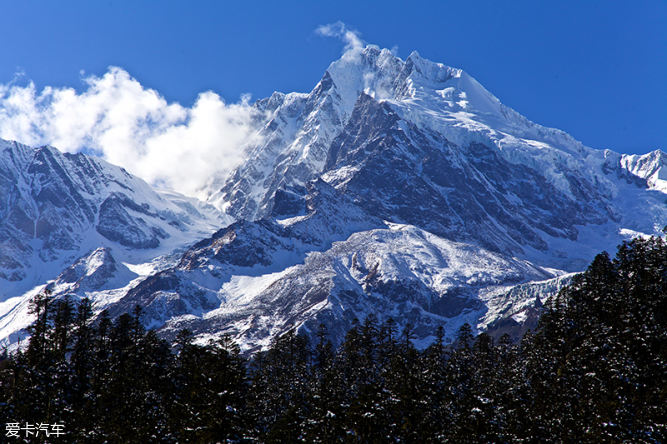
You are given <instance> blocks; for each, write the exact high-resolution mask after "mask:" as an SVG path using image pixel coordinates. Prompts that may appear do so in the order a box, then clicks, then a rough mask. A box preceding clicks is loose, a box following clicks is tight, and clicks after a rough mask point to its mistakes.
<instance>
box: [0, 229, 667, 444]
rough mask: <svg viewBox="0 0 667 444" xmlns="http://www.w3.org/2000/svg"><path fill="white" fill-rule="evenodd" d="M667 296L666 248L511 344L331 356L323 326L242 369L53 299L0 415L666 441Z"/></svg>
mask: <svg viewBox="0 0 667 444" xmlns="http://www.w3.org/2000/svg"><path fill="white" fill-rule="evenodd" d="M666 301H667V244H666V243H665V241H664V240H663V239H661V238H650V239H636V240H633V241H631V242H626V243H624V244H623V245H621V246H620V247H619V248H618V252H617V254H616V257H615V258H614V259H611V258H610V257H609V256H608V255H607V254H606V253H602V254H600V255H598V256H597V257H596V258H595V259H594V261H593V262H592V263H591V265H590V266H589V268H588V269H587V271H585V272H584V273H582V274H580V275H578V276H577V277H576V278H575V279H574V281H573V283H572V284H571V285H569V286H567V287H565V288H564V289H563V290H561V292H560V293H559V294H558V296H557V297H555V298H553V299H551V300H549V301H548V302H547V303H546V304H545V306H544V309H543V313H542V316H541V318H540V321H539V325H538V327H537V329H536V330H535V331H534V332H528V333H527V334H525V335H524V336H523V338H522V339H521V340H520V341H519V342H518V343H512V341H511V340H510V338H509V336H507V335H505V336H503V337H501V338H499V339H498V340H494V339H493V338H492V337H491V336H489V335H487V334H485V333H481V334H479V335H477V336H475V335H474V334H473V329H472V328H471V327H470V326H469V325H467V324H466V325H464V326H463V327H461V329H460V330H459V332H458V335H457V338H456V341H455V342H454V343H453V344H446V343H445V342H444V339H443V336H444V335H443V330H442V328H440V329H438V330H437V331H436V332H434V333H435V334H434V336H435V337H436V338H437V339H436V340H435V341H434V342H433V344H431V345H430V346H429V347H428V348H426V349H424V350H417V349H416V348H415V346H414V345H413V342H412V341H413V339H414V336H413V331H412V327H411V326H409V325H408V326H406V327H405V328H404V329H403V330H401V331H398V329H397V327H396V325H395V323H394V322H393V321H392V320H391V319H389V320H386V321H384V322H379V321H378V319H377V318H375V317H374V316H369V317H368V318H366V319H365V320H363V321H362V322H356V323H355V325H354V326H353V327H352V328H351V329H350V330H349V331H348V332H347V335H346V337H345V339H344V341H343V343H342V344H341V345H340V346H339V347H337V348H334V347H333V345H332V344H331V342H330V341H329V340H328V335H327V331H326V329H325V327H324V326H321V327H320V329H319V331H318V332H317V334H316V335H315V336H314V338H312V339H311V340H309V339H307V338H306V337H304V336H300V335H297V334H296V333H295V332H294V331H291V332H289V333H287V334H285V335H283V336H281V337H279V338H277V339H275V340H274V341H273V343H272V345H271V347H270V348H269V349H268V350H267V351H265V352H261V353H257V354H255V355H254V356H252V357H251V358H246V357H244V356H243V355H241V353H240V352H239V347H238V346H237V345H236V344H235V343H234V342H233V341H232V340H231V339H230V338H229V337H228V336H224V337H222V338H221V339H219V340H218V341H216V342H211V343H209V344H208V345H197V344H195V343H194V342H193V336H192V334H191V333H190V332H188V331H187V330H183V331H181V332H179V334H178V336H177V338H176V341H175V343H174V344H168V343H167V342H165V341H164V340H163V339H160V338H159V337H158V336H157V335H156V333H155V332H154V331H152V330H149V331H146V330H145V329H144V327H143V326H142V323H141V313H140V310H139V309H137V310H136V311H135V312H134V313H132V314H125V315H122V316H120V317H118V318H117V319H115V320H111V319H110V318H109V317H108V316H107V315H106V314H105V313H102V314H101V315H100V316H99V317H98V318H97V319H93V313H92V309H91V304H90V301H88V300H87V299H83V300H81V301H80V302H79V303H78V304H74V303H73V302H72V301H71V300H70V299H69V298H63V299H58V300H54V299H53V298H52V297H51V296H50V295H49V294H47V293H43V294H41V295H39V296H38V297H36V298H35V300H34V301H33V303H32V314H33V315H34V316H35V319H36V320H35V322H34V324H33V325H32V326H31V327H30V335H31V336H30V340H29V343H28V345H27V347H24V348H23V349H21V350H19V351H17V352H14V353H12V354H7V353H5V355H4V356H3V358H2V361H0V418H2V421H1V422H4V423H10V422H12V423H16V422H18V423H25V422H28V423H30V422H32V423H45V422H46V423H53V422H61V423H63V424H65V431H66V435H64V436H63V437H61V438H58V440H57V441H56V440H52V441H51V442H77V443H88V442H90V443H98V442H109V443H121V442H122V443H132V442H136V443H149V442H168V443H169V442H179V443H186V442H196V443H209V442H279V443H289V442H313V443H318V442H320V443H331V442H351V443H356V442H360V443H362V442H363V443H366V442H409V443H412V442H414V443H422V442H456V443H459V442H494V443H503V442H647V443H658V442H665V441H667V436H666V435H667V430H666V426H665V424H667V407H666V406H667V367H666V366H665V362H666V355H667V337H666V335H667V330H666V328H665V316H666V315H667V302H666ZM0 434H2V436H5V435H4V431H1V430H0ZM40 439H42V440H43V439H45V438H37V439H35V440H34V441H38V440H40Z"/></svg>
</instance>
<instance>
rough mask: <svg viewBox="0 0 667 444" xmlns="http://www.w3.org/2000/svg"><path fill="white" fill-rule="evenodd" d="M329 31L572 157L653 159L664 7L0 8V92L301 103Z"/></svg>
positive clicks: (337, 46)
mask: <svg viewBox="0 0 667 444" xmlns="http://www.w3.org/2000/svg"><path fill="white" fill-rule="evenodd" d="M339 20H340V21H342V22H344V23H346V25H347V26H348V27H349V28H352V29H356V30H358V31H359V32H360V33H361V37H362V38H363V39H364V40H365V41H366V42H369V43H374V44H377V45H379V46H381V47H387V48H392V47H397V49H398V54H399V56H401V57H406V56H407V55H408V54H409V53H410V52H411V51H412V50H414V49H416V50H418V51H419V53H420V54H421V55H422V56H424V57H426V58H429V59H432V60H435V61H439V62H443V63H445V64H448V65H451V66H456V67H460V68H463V69H464V70H466V71H467V72H469V73H470V74H471V75H473V76H474V77H475V78H477V80H479V81H480V83H482V84H483V85H484V86H485V87H486V88H487V89H489V90H490V91H491V92H492V93H494V94H495V95H496V96H497V97H498V98H499V99H500V100H501V101H502V102H503V103H505V104H506V105H508V106H511V107H512V108H514V109H516V110H517V111H519V112H520V113H522V114H524V115H525V116H526V117H528V118H529V119H531V120H533V121H535V122H537V123H540V124H543V125H547V126H553V127H557V128H561V129H563V130H565V131H567V132H569V133H571V134H572V135H573V136H574V137H576V138H577V139H579V140H581V141H582V142H583V143H584V144H586V145H589V146H592V147H595V148H611V149H614V150H616V151H620V152H628V153H643V152H647V151H649V150H651V149H655V148H662V149H663V150H665V149H667V131H666V129H667V2H665V1H664V0H655V1H633V2H627V1H625V2H616V1H558V2H546V1H535V0H532V1H522V0H521V1H519V0H512V1H506V2H501V1H455V2H450V1H433V2H427V1H424V2H418V1H411V2H406V1H387V0H386V1H382V2H361V1H358V0H357V1H347V0H337V1H335V2H306V1H303V2H290V1H280V2H273V1H271V2H269V1H267V2H258V1H248V2H223V1H189V2H185V1H139V0H134V1H113V0H109V1H90V0H86V1H69V0H62V1H57V2H56V1H53V2H46V1H44V2H38V1H34V0H24V1H6V0H0V84H4V85H7V84H12V82H15V83H14V84H21V83H22V82H23V83H25V82H27V81H28V80H32V81H34V83H35V85H36V87H37V89H38V90H41V89H42V88H43V87H45V86H48V85H52V86H55V87H63V86H70V87H74V88H76V89H77V90H79V91H80V90H82V89H84V88H85V87H86V85H85V84H84V82H83V80H82V78H83V77H85V76H86V75H91V74H92V75H96V76H101V75H103V74H104V73H105V72H107V67H108V66H111V65H113V66H118V67H121V68H123V69H124V70H125V71H127V72H128V73H129V74H130V75H131V76H132V77H134V78H135V79H137V80H138V81H139V82H140V83H141V85H143V86H144V87H146V88H153V89H155V90H157V91H158V92H159V93H160V94H161V95H162V96H163V97H164V98H165V99H166V100H167V101H169V102H171V101H176V102H179V103H181V104H183V105H184V106H186V107H189V106H192V105H193V103H194V102H195V101H196V98H197V95H198V94H199V93H200V92H202V91H205V90H213V91H215V92H216V93H217V94H219V95H220V96H221V97H223V98H224V99H225V100H226V101H228V102H235V101H238V100H239V97H240V96H241V94H243V93H250V94H251V95H252V97H253V98H260V97H264V96H266V95H269V94H270V93H271V92H272V91H273V90H281V91H285V92H289V91H309V90H310V89H311V88H312V87H313V86H314V85H315V84H316V83H317V81H318V80H319V78H320V77H321V75H322V74H323V72H324V70H325V69H326V67H327V65H328V64H329V63H330V62H331V61H333V60H334V59H336V58H337V57H338V56H339V55H340V53H341V50H342V43H341V42H339V41H336V40H334V39H327V38H323V37H321V36H318V35H316V33H315V32H314V30H315V28H316V27H317V26H319V25H322V24H327V23H332V22H336V21H339ZM82 72H83V73H84V74H82ZM17 73H23V75H22V76H19V77H18V78H17V77H16V74H17Z"/></svg>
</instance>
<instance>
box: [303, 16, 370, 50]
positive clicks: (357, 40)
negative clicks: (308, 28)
mask: <svg viewBox="0 0 667 444" xmlns="http://www.w3.org/2000/svg"><path fill="white" fill-rule="evenodd" d="M315 32H316V33H317V34H319V35H321V36H324V37H335V38H339V39H341V40H342V41H343V43H345V49H344V51H345V52H350V51H355V50H359V49H363V47H364V46H365V43H364V41H363V40H361V37H360V36H359V35H360V34H359V31H355V30H353V29H349V28H348V27H347V25H345V23H343V22H340V21H338V22H336V23H329V24H328V25H320V26H318V27H317V29H316V30H315Z"/></svg>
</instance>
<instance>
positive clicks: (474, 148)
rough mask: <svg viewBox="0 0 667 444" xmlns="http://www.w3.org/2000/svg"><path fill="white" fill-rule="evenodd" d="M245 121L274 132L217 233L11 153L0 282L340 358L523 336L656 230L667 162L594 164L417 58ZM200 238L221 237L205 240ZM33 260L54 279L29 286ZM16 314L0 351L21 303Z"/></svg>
mask: <svg viewBox="0 0 667 444" xmlns="http://www.w3.org/2000/svg"><path fill="white" fill-rule="evenodd" d="M255 106H256V107H257V108H258V109H259V110H261V111H262V113H260V115H262V116H265V120H264V121H258V125H259V127H260V130H259V134H258V137H256V138H253V140H255V141H256V142H254V143H255V145H254V146H252V147H250V149H249V151H248V159H247V161H246V162H244V163H243V164H242V165H241V166H240V167H238V168H237V169H236V170H235V171H234V172H233V173H232V174H231V175H230V176H229V178H228V179H227V180H226V182H225V183H222V184H219V185H218V186H215V187H212V188H211V189H210V190H209V192H208V203H209V204H212V205H213V206H215V207H217V208H218V209H219V210H221V211H223V212H224V213H225V215H224V216H220V217H223V219H222V220H220V219H219V218H218V219H216V216H214V215H213V216H211V215H210V213H209V210H210V208H209V209H207V207H204V206H201V205H200V204H197V203H196V202H194V201H188V200H187V199H185V198H183V197H177V196H175V195H165V194H164V193H161V194H160V193H154V192H153V191H151V190H150V189H149V187H148V186H147V185H146V184H145V183H143V182H141V181H138V180H137V179H135V178H131V177H129V176H128V175H127V174H126V173H124V172H123V171H122V170H120V169H117V168H115V167H112V166H109V165H108V164H105V163H104V162H101V161H97V160H93V159H90V158H87V157H85V156H82V157H77V156H67V155H59V154H58V153H57V151H55V150H53V149H50V148H43V149H40V150H32V149H28V148H25V147H20V146H18V145H11V147H14V148H12V149H9V150H8V148H5V150H4V151H3V152H4V153H5V154H4V155H3V159H4V160H2V162H3V163H2V165H9V167H4V166H0V168H5V169H6V170H8V171H10V174H15V177H17V179H16V180H17V181H18V182H17V183H22V184H23V185H20V186H18V188H17V190H14V188H12V187H11V186H10V183H11V181H7V182H2V183H1V184H0V186H2V187H5V188H3V193H5V189H6V190H9V191H7V193H8V194H7V195H10V196H13V195H16V196H18V197H17V198H15V199H13V200H12V199H8V200H7V202H9V203H8V204H7V206H6V210H4V209H3V210H2V211H4V213H2V214H3V215H4V214H7V215H8V216H7V217H8V219H7V220H9V221H10V222H9V223H6V224H5V225H3V226H2V228H1V229H2V230H4V231H0V235H1V236H3V237H2V239H8V241H7V245H8V248H9V249H8V250H4V251H10V249H13V250H11V251H12V253H11V254H5V255H3V256H0V266H2V267H4V268H3V269H2V270H4V271H3V273H5V275H4V276H5V277H4V279H5V280H9V279H15V280H14V281H13V282H19V283H23V282H30V283H31V284H36V283H40V282H41V283H43V282H45V281H46V280H47V279H55V281H54V282H52V283H51V286H52V288H53V289H54V292H55V293H56V294H60V295H64V294H75V295H79V296H89V297H92V298H93V300H94V303H95V307H96V309H97V310H101V309H104V308H106V309H108V310H109V312H110V313H111V314H112V315H119V314H121V313H123V312H126V311H131V310H132V308H133V307H134V305H135V304H139V305H141V306H143V307H144V309H145V321H146V323H147V325H149V326H151V327H155V328H158V329H159V330H160V332H161V333H162V334H164V335H165V336H166V337H172V336H173V335H174V334H175V332H176V331H177V330H178V329H179V328H182V327H187V328H190V329H191V330H193V331H194V332H195V333H196V334H197V335H198V337H199V339H200V340H206V338H209V337H212V336H216V335H219V334H221V333H222V332H229V333H232V334H233V335H234V336H235V337H236V338H237V339H238V340H239V341H240V342H241V343H242V346H243V347H244V349H245V350H255V349H257V348H260V347H264V346H266V345H267V344H268V343H269V342H270V340H271V338H272V337H274V336H275V335H278V334H281V333H282V332H284V331H286V330H287V329H289V328H293V327H298V328H300V329H301V330H302V331H305V332H308V331H313V330H314V329H315V327H316V326H317V324H318V323H320V322H324V323H325V324H327V325H328V326H329V329H330V331H331V332H332V339H333V340H334V342H336V341H339V340H340V339H341V338H342V334H343V333H344V331H345V330H346V329H347V328H348V327H349V326H350V325H351V323H352V322H353V319H354V318H355V317H356V318H359V319H363V318H364V317H365V316H367V315H369V314H374V315H376V316H378V317H379V318H380V319H381V320H382V319H386V318H388V317H392V318H394V319H395V320H396V321H397V323H398V325H399V326H402V325H405V324H406V323H407V322H410V323H412V324H414V325H415V326H416V333H417V341H418V343H419V344H421V345H426V343H427V342H428V341H429V340H430V337H431V335H432V334H433V332H434V331H435V328H436V326H438V325H443V326H445V328H446V332H447V335H449V336H450V337H451V335H452V334H453V332H454V331H455V330H456V329H457V328H458V327H459V326H460V325H461V324H462V323H463V322H469V323H471V324H472V325H473V326H475V327H476V328H478V329H480V330H482V329H491V330H493V331H496V332H500V331H505V330H506V331H510V330H511V331H513V332H518V331H521V329H522V328H524V327H525V326H527V325H530V323H531V322H534V321H535V319H536V318H537V314H538V313H539V307H540V305H541V303H542V302H543V301H544V299H545V298H546V297H548V296H549V295H552V294H554V293H555V292H556V291H557V290H558V288H560V287H561V286H562V285H564V284H565V283H566V282H567V279H568V277H567V276H569V275H568V274H567V273H570V272H577V271H581V270H583V269H584V268H585V267H586V265H587V264H588V263H589V261H590V260H591V259H592V258H593V257H594V255H595V254H597V253H598V252H600V251H602V250H605V249H607V250H611V249H613V248H615V246H616V245H617V244H618V243H620V242H621V241H622V240H624V239H627V238H630V237H632V236H637V235H646V234H649V235H650V234H659V233H660V232H661V230H662V228H663V227H664V226H665V225H667V200H666V198H667V197H666V194H667V187H666V186H665V183H667V182H666V180H667V179H666V177H665V172H666V171H667V170H666V169H665V168H664V164H665V158H666V157H667V156H666V155H665V153H664V152H662V151H654V152H652V153H648V154H646V155H643V156H627V155H622V154H618V153H615V152H613V151H610V150H596V149H592V148H588V147H585V146H583V145H582V144H581V143H579V142H578V141H576V140H574V139H573V138H572V137H570V136H569V135H568V134H566V133H564V132H563V131H560V130H556V129H552V128H545V127H542V126H540V125H537V124H535V123H533V122H530V121H529V120H527V119H526V118H524V117H523V116H521V115H520V114H518V113H517V112H516V111H514V110H512V109H510V108H508V107H506V106H504V105H503V104H502V103H500V101H499V100H498V99H497V98H496V97H494V96H493V95H492V94H491V93H490V92H488V91H487V90H486V89H484V87H482V86H481V85H480V84H479V83H478V82H477V81H476V80H475V79H474V78H472V77H471V76H469V75H468V74H467V73H465V72H464V71H462V70H460V69H456V68H451V67H448V66H445V65H442V64H439V63H434V62H431V61H428V60H426V59H424V58H422V57H420V56H419V54H417V53H416V52H414V53H412V54H411V55H410V56H409V57H408V58H407V59H405V60H402V59H400V58H398V57H396V56H394V55H393V54H392V53H391V52H390V51H388V50H384V49H382V50H381V49H379V48H377V47H374V46H368V47H366V48H363V49H352V50H350V51H348V52H346V53H345V55H344V56H343V57H342V58H341V59H340V60H337V61H335V62H334V63H332V64H331V65H330V66H329V68H328V69H327V71H326V72H325V74H324V75H323V77H322V79H321V80H320V82H318V84H317V85H316V86H315V88H314V89H313V90H312V91H311V92H310V93H307V94H304V93H291V94H282V93H274V94H273V95H272V96H271V97H269V98H266V99H263V100H260V101H258V102H257V103H256V104H255ZM260 120H261V118H260ZM5 145H6V146H7V147H10V145H7V144H5ZM9 152H16V153H17V154H7V153H9ZM37 153H41V154H37ZM40 156H41V157H40ZM51 158H53V159H56V160H55V161H51V160H49V159H51ZM35 159H37V160H35ZM33 164H34V165H36V166H35V167H34V168H32V169H31V167H28V166H27V165H33ZM44 165H46V166H44ZM49 165H51V166H49ZM47 166H48V167H47ZM44 168H46V169H45V172H44V173H43V174H42V173H40V169H44ZM61 170H62V171H61ZM15 171H26V172H27V173H21V174H23V175H25V177H26V178H23V176H21V174H18V175H16V173H12V172H15ZM93 171H101V172H103V173H99V174H98V175H92V176H95V177H98V176H99V177H98V178H96V179H94V180H92V181H91V180H89V179H85V180H84V179H81V177H89V176H91V174H89V172H93ZM2 174H3V175H4V174H5V173H4V172H3V173H2ZM40 174H41V175H40ZM92 176H91V177H92ZM8 177H14V176H8ZM51 177H55V178H56V179H54V180H52V179H48V180H46V179H43V178H51ZM0 180H4V179H0ZM49 187H57V190H58V191H57V192H56V193H55V195H56V196H61V195H64V196H68V197H67V199H68V200H66V201H62V202H61V201H58V200H57V199H55V200H54V198H53V197H51V196H53V195H54V193H52V192H50V191H49V190H51V188H49ZM21 190H27V191H21ZM42 190H44V191H42ZM11 193H14V194H11ZM3 195H5V194H3ZM77 196H79V197H77ZM12 202H18V203H12ZM26 202H27V203H26ZM33 207H34V208H36V209H33ZM70 207H71V208H72V210H71V211H70V210H69V208H70ZM3 208H5V207H3ZM16 208H18V209H16ZM65 209H66V210H65ZM38 210H39V211H38ZM70 213H71V214H70ZM42 214H45V216H42ZM49 214H53V216H48V215H49ZM49 217H51V219H49ZM40 218H41V219H40ZM54 218H56V219H58V220H60V219H63V220H65V223H64V224H62V225H63V227H65V228H64V229H62V230H59V229H58V227H56V228H54V226H55V224H53V223H51V225H48V224H46V222H49V221H52V220H55V219H54ZM42 219H43V220H44V221H45V222H43V223H42V222H39V221H40V220H42ZM3 220H4V219H3ZM232 221H235V222H233V223H232V224H231V225H229V223H231V222H232ZM210 223H213V224H217V225H218V226H217V227H216V228H222V229H219V231H217V232H216V233H214V234H213V235H212V236H209V235H210V232H209V233H205V231H206V229H208V227H210ZM227 225H229V226H227ZM6 227H8V228H6ZM38 227H40V228H38ZM41 227H47V228H48V229H46V230H42V228H41ZM68 227H69V228H68ZM223 227H224V228H223ZM5 233H8V234H5ZM72 233H74V234H72ZM200 233H202V234H200ZM204 233H205V234H204ZM197 236H199V237H197ZM206 236H209V237H206ZM63 239H64V240H63ZM188 239H190V240H191V242H189V248H187V249H184V250H182V251H180V252H173V250H174V247H177V246H183V245H185V243H186V242H187V241H188ZM37 240H39V244H37V243H35V242H37ZM195 240H199V242H196V243H195ZM3 242H4V241H3ZM72 245H74V248H70V246H72ZM26 246H28V247H30V248H32V249H29V248H28V247H26ZM100 247H101V249H100ZM68 248H69V249H68ZM168 251H172V252H173V253H172V255H171V256H169V257H161V258H158V259H156V260H155V261H154V262H152V263H150V264H145V263H146V262H148V261H149V259H150V258H153V257H156V256H159V255H161V254H163V253H166V252H168ZM22 255H23V256H22ZM131 257H133V258H135V260H130V259H128V258H131ZM35 260H39V261H41V262H39V263H40V264H42V263H44V264H47V263H48V264H57V266H53V267H47V268H45V269H48V270H50V271H49V276H37V277H34V276H33V275H32V274H30V273H27V272H26V265H25V264H30V263H31V262H30V261H35ZM12 261H14V262H12ZM142 264H144V265H142ZM12 267H13V268H12ZM56 269H57V271H55V270H56ZM63 270H64V271H63ZM12 273H15V274H12ZM21 273H23V274H21ZM24 287H25V289H27V288H29V287H30V286H29V285H24ZM10 301H14V300H10ZM17 301H18V302H17ZM8 302H9V301H8ZM19 302H20V304H19ZM12 304H13V305H12ZM12 304H9V303H4V304H0V338H2V337H7V335H8V334H10V333H12V332H15V331H16V330H17V325H18V324H16V323H15V321H13V320H12V319H18V318H20V316H19V315H18V313H22V312H21V311H20V307H22V306H24V305H21V304H25V297H24V298H23V299H20V300H19V299H16V300H15V301H14V302H12ZM8 307H9V308H8ZM11 307H15V309H11ZM3 313H5V314H4V315H3ZM12 322H14V323H12Z"/></svg>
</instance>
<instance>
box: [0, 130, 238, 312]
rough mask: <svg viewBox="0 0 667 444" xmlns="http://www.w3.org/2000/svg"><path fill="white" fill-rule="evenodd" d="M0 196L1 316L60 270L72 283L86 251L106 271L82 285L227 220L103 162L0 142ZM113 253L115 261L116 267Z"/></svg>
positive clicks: (163, 251) (184, 242) (159, 253)
mask: <svg viewBox="0 0 667 444" xmlns="http://www.w3.org/2000/svg"><path fill="white" fill-rule="evenodd" d="M0 195H1V196H2V201H1V202H0V215H1V216H2V217H1V223H0V301H2V302H0V304H2V307H3V310H0V312H2V313H3V315H5V316H4V318H5V319H6V318H7V316H8V315H10V314H11V315H12V317H15V318H16V317H17V312H16V311H15V310H14V309H15V308H16V306H17V303H18V301H19V300H21V297H20V296H21V295H23V294H25V293H26V292H28V294H32V292H31V290H33V289H35V287H37V289H39V288H41V286H42V285H43V284H45V283H46V282H48V281H50V280H53V279H56V278H57V277H58V275H59V274H61V272H62V273H63V275H61V278H62V279H64V280H65V281H67V282H74V280H73V279H74V278H75V276H76V275H77V273H79V270H80V269H81V267H82V266H84V265H83V264H82V263H81V259H79V258H80V257H82V256H84V255H85V256H88V254H89V253H90V252H91V251H93V254H92V255H91V258H94V260H93V259H91V261H93V262H95V263H97V262H99V263H100V264H103V267H106V269H104V271H102V270H98V272H97V274H96V273H93V272H91V273H90V274H89V275H88V276H87V279H84V281H85V282H92V281H93V280H95V279H97V280H100V279H102V277H101V276H100V273H101V275H106V274H108V273H111V272H112V271H115V270H116V268H119V267H124V266H123V265H122V262H127V263H128V264H144V263H147V262H150V261H152V260H153V259H155V258H156V257H159V256H162V255H164V254H166V253H170V252H172V251H173V250H174V249H175V248H182V247H184V246H186V245H188V244H190V243H192V241H193V239H196V238H199V237H202V236H206V235H208V234H210V233H212V232H213V231H214V230H215V229H217V228H219V227H220V225H221V224H224V223H225V219H224V216H222V215H220V213H219V212H217V211H216V210H215V209H213V208H212V207H210V206H207V205H204V204H202V203H201V202H199V201H197V200H194V199H190V198H187V197H185V196H181V195H178V194H176V193H172V192H158V191H156V190H154V189H152V188H151V187H150V186H149V185H148V184H147V183H145V182H144V181H142V180H141V179H139V178H137V177H134V176H132V175H130V174H129V173H127V172H126V171H125V170H123V169H122V168H119V167H116V166H114V165H111V164H109V163H107V162H105V161H103V160H101V159H98V158H94V157H90V156H86V155H83V154H63V153H61V152H60V151H58V150H57V149H55V148H52V147H48V146H45V147H40V148H31V147H28V146H25V145H21V144H18V143H15V142H7V141H3V140H0ZM102 252H104V254H102ZM112 254H113V256H116V257H117V258H118V259H119V260H120V261H121V263H120V264H116V265H114V262H113V256H112ZM77 260H78V261H77ZM75 261H77V262H75ZM73 262H75V263H74V265H72V264H73ZM104 264H106V265H104ZM70 265H71V267H70V268H69V269H67V270H66V271H65V272H63V270H64V269H65V268H67V267H68V266H70ZM90 266H92V265H90ZM84 274H85V273H84ZM130 277H136V274H132V273H129V274H128V273H126V274H125V276H124V279H125V281H124V283H122V285H121V286H123V285H125V284H127V283H128V282H129V280H130V279H129V278H130ZM121 281H123V279H120V280H117V281H116V283H117V284H119V285H120V284H121ZM79 283H80V284H81V283H82V282H79ZM89 286H90V285H89ZM77 288H78V287H77ZM91 288H94V285H93V286H92V287H91ZM10 312H12V313H10ZM18 317H19V318H20V317H21V316H18ZM24 322H25V320H24Z"/></svg>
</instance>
